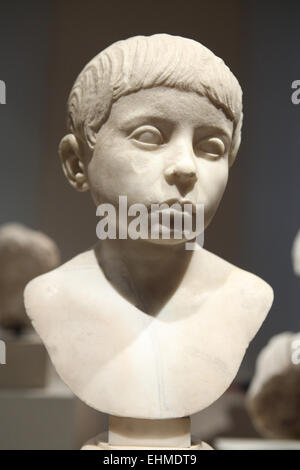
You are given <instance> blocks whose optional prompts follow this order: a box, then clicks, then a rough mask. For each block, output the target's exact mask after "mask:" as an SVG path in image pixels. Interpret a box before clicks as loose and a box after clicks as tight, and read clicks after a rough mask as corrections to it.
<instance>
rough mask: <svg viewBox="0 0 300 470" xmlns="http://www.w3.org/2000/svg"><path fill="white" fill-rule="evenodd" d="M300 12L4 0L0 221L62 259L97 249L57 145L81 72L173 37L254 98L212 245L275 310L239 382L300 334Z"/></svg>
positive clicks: (240, 5) (212, 3)
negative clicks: (20, 228)
mask: <svg viewBox="0 0 300 470" xmlns="http://www.w3.org/2000/svg"><path fill="white" fill-rule="evenodd" d="M299 18H300V3H299V2H296V1H295V2H294V1H287V0H286V1H284V2H283V1H276V0H275V1H274V0H273V1H268V0H264V1H256V0H255V1H241V0H240V1H239V0H225V1H224V0H209V1H208V0H197V1H193V0H192V1H190V0H187V1H185V2H183V1H182V0H181V1H178V0H173V1H170V0H167V1H160V2H159V1H152V2H149V1H147V2H146V1H137V0H135V1H123V2H121V1H120V0H118V1H114V2H107V1H105V2H104V1H96V0H85V1H76V0H73V1H69V0H52V1H50V0H26V1H21V0H20V1H1V2H0V79H1V80H4V81H5V82H6V86H7V104H6V105H1V106H0V136H1V140H0V156H1V176H0V178H1V181H0V223H5V222H8V221H19V222H22V223H24V224H26V225H29V226H31V227H33V228H36V229H41V230H43V231H45V232H46V233H47V234H49V235H50V236H52V237H53V238H54V239H55V240H56V242H57V243H58V245H59V247H60V249H61V251H62V254H63V260H66V259H68V258H70V257H71V256H73V255H75V254H77V253H78V252H80V251H83V250H85V249H86V248H88V247H89V246H90V245H91V244H92V243H93V242H94V240H95V226H96V216H95V208H94V206H93V204H92V203H91V201H90V199H89V195H88V194H79V193H76V192H75V191H74V190H72V188H71V187H70V186H69V185H68V183H67V182H66V180H65V179H64V176H63V173H62V171H61V168H60V163H59V159H58V155H57V146H58V143H59V141H60V139H61V137H62V136H63V135H64V133H65V131H66V126H65V117H66V116H65V109H66V101H67V97H68V93H69V91H70V89H71V86H72V84H73V82H74V80H75V78H76V76H77V74H78V73H79V72H80V70H81V69H82V67H83V66H84V65H85V64H86V63H87V62H88V61H89V60H90V59H91V58H92V57H93V56H95V55H96V54H97V53H98V52H99V51H101V50H102V49H103V48H105V47H106V46H108V45H109V44H111V43H112V42H114V41H117V40H119V39H123V38H127V37H130V36H134V35H137V34H144V35H150V34H153V33H158V32H166V33H170V34H176V35H181V36H186V37H189V38H192V39H195V40H197V41H199V42H201V43H203V44H204V45H206V46H207V47H209V48H210V49H212V50H213V51H214V52H215V53H216V54H217V55H218V56H220V57H222V58H223V59H224V60H225V62H226V63H227V65H228V66H229V67H230V68H231V70H232V71H233V72H234V74H235V75H236V76H237V78H238V80H239V81H240V83H241V86H242V88H243V92H244V115H245V119H244V127H243V135H242V145H241V148H240V151H239V155H238V158H237V160H236V163H235V164H234V166H233V168H232V169H231V171H230V180H229V185H228V189H227V192H226V194H225V197H224V200H223V202H222V204H221V207H220V209H219V212H218V213H217V216H216V218H215V220H214V221H213V222H212V224H211V226H210V227H209V229H208V230H207V232H206V235H205V240H206V241H205V246H206V248H208V249H209V250H211V251H213V252H215V253H217V254H218V255H220V256H222V257H224V258H225V259H227V260H228V261H230V262H232V263H234V264H236V265H237V266H240V267H241V268H243V269H246V270H249V271H251V272H253V273H256V274H257V275H259V276H261V277H262V278H264V279H265V280H266V281H267V282H269V283H270V284H271V285H272V287H273V288H274V291H275V301H274V305H273V308H272V310H271V312H270V314H269V316H268V318H267V320H266V321H265V323H264V324H263V326H262V328H261V330H260V332H259V333H258V335H257V337H256V339H255V340H254V341H253V342H252V344H251V346H250V347H249V351H248V353H247V355H246V358H245V360H244V362H243V365H242V368H241V371H240V374H239V379H240V380H241V381H243V382H246V381H248V380H249V379H250V377H251V375H252V373H253V367H254V363H255V358H256V355H257V353H258V351H259V350H260V349H261V348H262V346H263V345H264V344H265V343H266V341H267V340H268V338H269V337H270V336H272V335H274V334H276V333H278V332H281V331H286V330H290V331H299V330H300V320H299V319H300V315H299V305H300V292H299V286H300V285H299V279H297V278H296V277H295V276H294V274H293V270H292V264H291V257H290V251H291V245H292V242H293V239H294V237H295V235H296V232H297V230H298V228H299V227H300V217H299V206H300V201H299V199H300V197H299V196H300V194H299V192H300V191H299V183H298V179H299V170H300V160H299V148H300V137H299V125H300V105H299V106H296V105H293V104H292V102H291V93H292V89H291V83H292V81H293V80H297V79H300V46H299V44H300V27H299Z"/></svg>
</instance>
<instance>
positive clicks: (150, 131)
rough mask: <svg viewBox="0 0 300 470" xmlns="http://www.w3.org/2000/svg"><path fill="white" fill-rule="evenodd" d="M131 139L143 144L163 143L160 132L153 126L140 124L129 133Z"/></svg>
mask: <svg viewBox="0 0 300 470" xmlns="http://www.w3.org/2000/svg"><path fill="white" fill-rule="evenodd" d="M130 138H131V139H134V140H136V141H137V142H140V143H141V144H145V145H151V146H153V145H161V144H163V142H164V140H163V136H162V134H161V132H160V131H159V130H158V129H157V128H156V127H153V126H142V127H139V128H138V129H136V130H135V131H134V132H132V134H131V135H130Z"/></svg>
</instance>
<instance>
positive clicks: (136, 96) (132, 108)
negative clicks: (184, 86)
mask: <svg viewBox="0 0 300 470" xmlns="http://www.w3.org/2000/svg"><path fill="white" fill-rule="evenodd" d="M147 118H151V119H157V120H163V121H168V122H171V123H173V124H174V125H188V126H191V127H194V128H197V127H204V126H207V127H217V128H219V129H220V130H223V131H224V132H226V133H227V134H229V136H231V134H232V130H233V123H232V121H231V120H230V119H228V117H226V116H225V114H224V112H223V111H222V110H221V109H220V108H216V106H214V105H213V104H212V103H211V102H210V101H209V99H208V98H207V97H206V96H200V95H198V94H197V93H195V92H192V91H181V90H178V89H175V88H168V87H156V88H150V89H143V90H139V91H137V92H134V93H131V94H129V95H125V96H122V97H121V98H119V99H118V101H116V102H115V103H114V104H113V106H112V109H111V113H110V116H109V119H108V121H107V124H110V125H113V126H116V127H123V126H126V125H127V124H128V125H134V123H135V122H136V125H139V124H140V123H141V121H142V120H145V119H147Z"/></svg>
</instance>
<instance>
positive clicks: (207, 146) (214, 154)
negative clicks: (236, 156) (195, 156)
mask: <svg viewBox="0 0 300 470" xmlns="http://www.w3.org/2000/svg"><path fill="white" fill-rule="evenodd" d="M196 152H197V153H205V154H206V156H208V157H211V158H212V159H216V158H220V157H223V155H225V152H226V148H225V144H224V142H223V140H221V139H219V138H218V137H209V138H207V139H203V140H201V141H200V142H198V144H197V145H196Z"/></svg>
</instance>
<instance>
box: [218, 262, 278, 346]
mask: <svg viewBox="0 0 300 470" xmlns="http://www.w3.org/2000/svg"><path fill="white" fill-rule="evenodd" d="M227 288H228V289H229V291H231V292H232V299H233V300H232V302H233V305H234V306H236V307H237V308H238V309H240V311H241V312H242V316H243V320H244V322H245V327H246V328H247V331H248V335H249V338H253V336H255V334H256V333H257V331H258V330H259V328H260V326H261V324H262V323H263V321H264V320H265V318H266V316H267V315H268V313H269V310H270V308H271V306H272V303H273V300H274V292H273V289H272V287H271V286H270V285H269V284H268V283H267V282H266V281H264V280H263V279H261V278H260V277H259V276H256V275H255V274H252V273H249V272H248V271H245V270H243V269H240V268H237V267H235V268H234V269H232V271H231V274H230V276H229V278H228V281H227Z"/></svg>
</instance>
